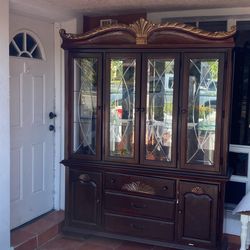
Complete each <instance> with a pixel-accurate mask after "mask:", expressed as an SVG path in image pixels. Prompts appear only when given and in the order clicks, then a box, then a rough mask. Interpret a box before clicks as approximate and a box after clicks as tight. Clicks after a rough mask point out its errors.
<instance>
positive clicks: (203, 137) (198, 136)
mask: <svg viewBox="0 0 250 250" xmlns="http://www.w3.org/2000/svg"><path fill="white" fill-rule="evenodd" d="M218 66H219V61H218V59H190V62H189V87H188V111H187V112H188V124H187V152H186V159H187V163H191V164H203V165H213V164H214V149H215V129H216V127H215V124H216V107H217V82H218Z"/></svg>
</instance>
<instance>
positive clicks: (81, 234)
mask: <svg viewBox="0 0 250 250" xmlns="http://www.w3.org/2000/svg"><path fill="white" fill-rule="evenodd" d="M62 232H63V234H64V235H65V236H71V237H72V236H74V237H78V238H81V239H83V238H86V239H88V238H90V237H91V236H98V237H104V238H109V239H117V240H124V241H131V242H137V243H142V244H149V245H153V246H160V247H169V248H173V249H179V250H227V247H228V244H227V241H226V240H224V241H223V242H222V243H221V244H220V245H218V246H217V247H214V248H201V247H193V246H187V245H180V244H178V243H173V242H165V241H159V240H152V239H147V238H139V237H133V236H128V235H124V234H118V233H110V232H104V231H98V230H88V229H83V228H78V227H72V226H67V225H65V226H64V227H63V229H62Z"/></svg>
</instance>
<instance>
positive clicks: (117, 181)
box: [105, 173, 175, 198]
mask: <svg viewBox="0 0 250 250" xmlns="http://www.w3.org/2000/svg"><path fill="white" fill-rule="evenodd" d="M105 188H106V189H111V190H117V191H123V192H129V193H134V194H147V195H153V196H162V197H166V198H175V180H169V179H160V178H151V177H144V176H135V175H123V174H113V173H106V174H105Z"/></svg>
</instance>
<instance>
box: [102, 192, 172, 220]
mask: <svg viewBox="0 0 250 250" xmlns="http://www.w3.org/2000/svg"><path fill="white" fill-rule="evenodd" d="M105 209H106V210H109V211H112V212H116V213H122V214H127V215H131V216H147V217H155V218H161V219H164V220H174V214H175V202H174V201H163V200H156V199H150V198H145V197H137V196H132V195H125V194H116V193H111V192H106V193H105Z"/></svg>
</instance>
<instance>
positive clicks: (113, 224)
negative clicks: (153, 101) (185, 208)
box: [105, 213, 174, 241]
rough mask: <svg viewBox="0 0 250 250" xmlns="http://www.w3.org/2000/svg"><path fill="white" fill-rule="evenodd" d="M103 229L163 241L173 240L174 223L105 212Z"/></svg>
mask: <svg viewBox="0 0 250 250" xmlns="http://www.w3.org/2000/svg"><path fill="white" fill-rule="evenodd" d="M105 229H106V230H107V231H109V232H112V233H118V234H119V233H120V234H126V235H131V236H137V237H145V238H151V239H158V240H164V241H173V240H174V223H172V222H161V221H157V220H147V219H140V218H133V217H128V216H120V215H116V214H110V213H106V214H105Z"/></svg>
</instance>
